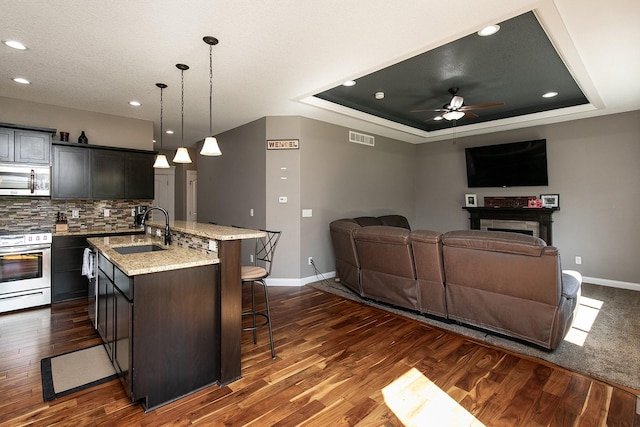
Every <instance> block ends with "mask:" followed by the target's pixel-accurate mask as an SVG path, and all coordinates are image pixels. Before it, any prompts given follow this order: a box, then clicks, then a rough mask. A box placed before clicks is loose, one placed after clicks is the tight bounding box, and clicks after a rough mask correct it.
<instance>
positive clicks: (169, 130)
mask: <svg viewBox="0 0 640 427" xmlns="http://www.w3.org/2000/svg"><path fill="white" fill-rule="evenodd" d="M164 133H168V134H169V135H173V131H172V130H171V129H167V130H166V131H165V132H164Z"/></svg>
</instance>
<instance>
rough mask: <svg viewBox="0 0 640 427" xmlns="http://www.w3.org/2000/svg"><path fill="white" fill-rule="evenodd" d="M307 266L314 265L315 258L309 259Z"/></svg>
mask: <svg viewBox="0 0 640 427" xmlns="http://www.w3.org/2000/svg"><path fill="white" fill-rule="evenodd" d="M307 265H313V257H309V258H308V259H307Z"/></svg>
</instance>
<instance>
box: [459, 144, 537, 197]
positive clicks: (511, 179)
mask: <svg viewBox="0 0 640 427" xmlns="http://www.w3.org/2000/svg"><path fill="white" fill-rule="evenodd" d="M465 155H466V158H467V185H468V186H469V187H470V188H476V187H525V186H537V185H549V178H548V176H547V140H546V139H537V140H535V141H522V142H512V143H509V144H500V145H487V146H484V147H470V148H466V149H465Z"/></svg>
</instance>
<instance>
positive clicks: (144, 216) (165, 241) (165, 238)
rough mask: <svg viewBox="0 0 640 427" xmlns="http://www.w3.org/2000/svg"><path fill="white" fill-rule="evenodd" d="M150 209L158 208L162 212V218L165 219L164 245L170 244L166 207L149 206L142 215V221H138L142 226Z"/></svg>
mask: <svg viewBox="0 0 640 427" xmlns="http://www.w3.org/2000/svg"><path fill="white" fill-rule="evenodd" d="M152 210H158V211H161V212H162V213H163V214H164V219H165V225H164V244H165V245H170V244H171V234H170V233H169V212H167V210H166V209H164V208H161V207H160V206H153V207H150V208H149V209H147V211H146V212H145V213H144V215H143V216H142V221H140V223H141V224H142V228H144V222H145V221H146V220H147V215H149V212H151V211H152Z"/></svg>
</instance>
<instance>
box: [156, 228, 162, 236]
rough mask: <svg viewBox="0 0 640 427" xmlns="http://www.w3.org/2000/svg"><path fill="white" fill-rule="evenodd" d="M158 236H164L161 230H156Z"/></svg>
mask: <svg viewBox="0 0 640 427" xmlns="http://www.w3.org/2000/svg"><path fill="white" fill-rule="evenodd" d="M156 236H158V237H160V236H162V231H160V229H159V228H158V229H157V230H156Z"/></svg>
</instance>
